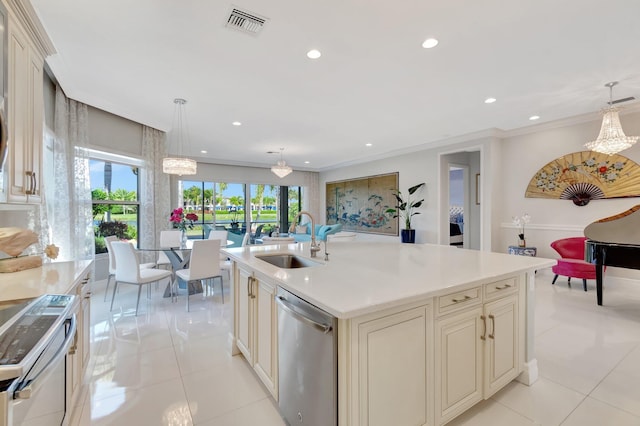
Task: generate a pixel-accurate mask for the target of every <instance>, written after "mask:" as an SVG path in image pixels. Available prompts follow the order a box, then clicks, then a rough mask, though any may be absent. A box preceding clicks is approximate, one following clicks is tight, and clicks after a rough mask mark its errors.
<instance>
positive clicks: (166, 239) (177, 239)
mask: <svg viewBox="0 0 640 426" xmlns="http://www.w3.org/2000/svg"><path fill="white" fill-rule="evenodd" d="M181 239H182V231H180V230H178V231H160V248H171V247H180V244H181V243H182V241H181ZM156 263H157V264H158V266H165V267H168V268H169V269H170V268H171V261H170V260H169V258H168V257H167V255H166V254H165V253H164V252H163V251H160V252H158V260H157V261H156Z"/></svg>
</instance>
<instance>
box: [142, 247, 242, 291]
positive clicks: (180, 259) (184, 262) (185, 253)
mask: <svg viewBox="0 0 640 426" xmlns="http://www.w3.org/2000/svg"><path fill="white" fill-rule="evenodd" d="M194 241H197V240H187V241H186V243H185V244H184V245H183V246H181V247H140V248H138V250H139V251H143V252H164V254H165V255H166V256H167V258H168V259H169V262H171V269H172V272H173V273H172V275H171V282H170V283H169V284H168V285H167V287H166V288H165V290H164V295H163V297H171V298H172V300H173V299H174V298H175V299H177V297H178V293H177V292H178V289H180V288H185V289H186V288H187V287H188V288H189V294H190V295H191V294H197V293H202V292H203V288H202V282H200V281H199V280H196V281H190V282H188V283H187V282H186V281H185V280H183V279H182V278H180V277H179V276H177V275H176V271H178V270H180V269H187V268H188V267H189V260H190V259H191V250H192V249H193V242H194ZM231 244H233V241H232V240H227V245H231Z"/></svg>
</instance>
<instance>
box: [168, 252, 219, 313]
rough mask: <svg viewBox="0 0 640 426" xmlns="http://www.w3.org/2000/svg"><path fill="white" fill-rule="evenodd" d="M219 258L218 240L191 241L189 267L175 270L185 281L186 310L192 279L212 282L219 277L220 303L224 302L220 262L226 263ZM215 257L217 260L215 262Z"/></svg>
mask: <svg viewBox="0 0 640 426" xmlns="http://www.w3.org/2000/svg"><path fill="white" fill-rule="evenodd" d="M219 258H220V240H196V241H194V242H193V249H192V250H191V259H190V260H189V268H188V269H181V270H179V271H176V275H177V276H178V277H180V278H181V279H182V280H184V281H186V283H187V312H188V311H189V293H190V292H189V287H190V285H189V284H190V283H191V282H194V281H197V282H200V283H201V284H202V282H203V281H205V280H206V281H209V280H210V281H211V282H213V280H214V279H215V278H220V293H221V294H222V303H224V286H223V283H222V274H221V269H222V268H221V263H225V264H226V263H227V262H221V261H219ZM212 259H214V261H212ZM215 259H218V261H217V262H216V261H215ZM203 292H204V286H203Z"/></svg>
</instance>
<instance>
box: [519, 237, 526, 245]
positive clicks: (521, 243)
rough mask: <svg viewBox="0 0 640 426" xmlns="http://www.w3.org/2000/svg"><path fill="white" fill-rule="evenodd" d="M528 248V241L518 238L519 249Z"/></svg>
mask: <svg viewBox="0 0 640 426" xmlns="http://www.w3.org/2000/svg"><path fill="white" fill-rule="evenodd" d="M526 246H527V240H525V239H524V238H522V239H520V238H518V247H526Z"/></svg>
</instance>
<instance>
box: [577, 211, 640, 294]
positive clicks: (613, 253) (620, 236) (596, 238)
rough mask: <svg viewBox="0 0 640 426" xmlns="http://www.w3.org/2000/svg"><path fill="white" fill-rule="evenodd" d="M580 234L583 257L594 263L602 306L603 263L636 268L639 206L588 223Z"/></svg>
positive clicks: (639, 243)
mask: <svg viewBox="0 0 640 426" xmlns="http://www.w3.org/2000/svg"><path fill="white" fill-rule="evenodd" d="M584 235H585V237H587V238H588V240H587V242H586V247H585V260H586V261H587V262H590V263H594V264H595V266H596V290H597V295H598V305H602V271H603V268H604V266H617V267H620V268H630V269H640V205H637V206H634V207H632V208H630V209H629V210H627V211H625V212H622V213H620V214H617V215H615V216H611V217H607V218H604V219H600V220H597V221H595V222H593V223H591V224H590V225H588V226H587V227H586V228H585V229H584Z"/></svg>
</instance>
